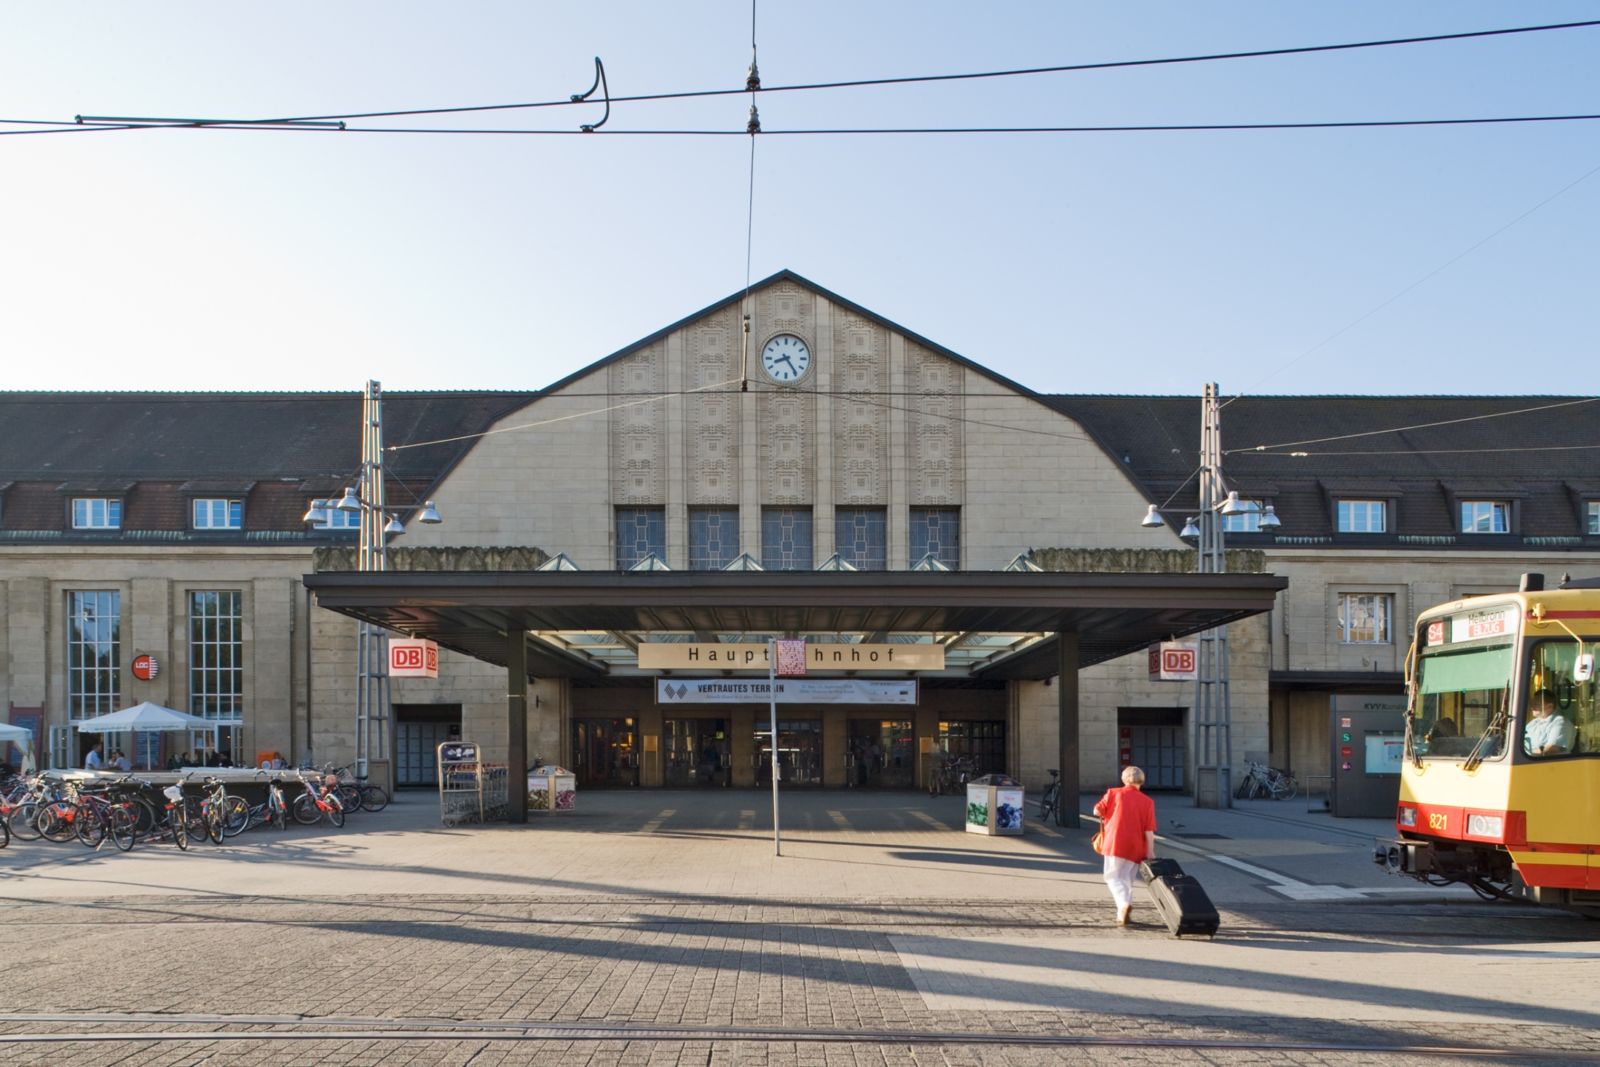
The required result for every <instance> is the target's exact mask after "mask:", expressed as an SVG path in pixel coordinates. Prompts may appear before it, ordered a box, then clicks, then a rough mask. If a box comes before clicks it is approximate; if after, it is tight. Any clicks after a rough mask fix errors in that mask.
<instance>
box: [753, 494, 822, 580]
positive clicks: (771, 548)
mask: <svg viewBox="0 0 1600 1067" xmlns="http://www.w3.org/2000/svg"><path fill="white" fill-rule="evenodd" d="M761 565H762V566H763V567H765V568H766V569H767V570H769V571H808V570H810V569H811V568H812V566H813V564H812V555H811V509H810V508H762V509H761Z"/></svg>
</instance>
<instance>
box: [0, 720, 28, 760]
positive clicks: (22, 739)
mask: <svg viewBox="0 0 1600 1067" xmlns="http://www.w3.org/2000/svg"><path fill="white" fill-rule="evenodd" d="M7 741H10V742H11V743H12V744H14V745H16V746H17V747H18V748H20V749H22V765H23V768H24V769H26V768H28V767H29V766H31V765H32V763H33V731H32V730H30V729H28V728H27V727H25V726H12V725H11V724H10V723H4V722H0V751H4V750H5V744H6V742H7Z"/></svg>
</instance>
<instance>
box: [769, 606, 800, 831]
mask: <svg viewBox="0 0 1600 1067" xmlns="http://www.w3.org/2000/svg"><path fill="white" fill-rule="evenodd" d="M805 676H806V642H805V638H801V639H800V640H798V641H778V640H774V641H773V642H772V644H771V647H770V648H769V650H768V654H767V687H768V694H767V715H768V719H767V721H768V725H769V726H770V727H771V729H772V735H771V737H770V738H769V739H768V746H769V751H771V753H772V766H771V773H772V854H773V855H774V856H781V855H783V838H782V836H780V834H779V831H778V679H779V678H780V677H783V678H804V677H805Z"/></svg>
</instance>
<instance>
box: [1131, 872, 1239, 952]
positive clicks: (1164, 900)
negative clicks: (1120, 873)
mask: <svg viewBox="0 0 1600 1067" xmlns="http://www.w3.org/2000/svg"><path fill="white" fill-rule="evenodd" d="M1139 874H1140V875H1141V876H1142V877H1143V878H1144V884H1145V886H1146V887H1147V888H1148V889H1149V890H1150V899H1151V900H1153V901H1155V905H1156V910H1157V911H1159V912H1160V913H1161V918H1162V920H1163V921H1164V922H1165V923H1166V924H1167V930H1168V931H1169V932H1170V933H1171V934H1172V936H1173V937H1186V936H1189V935H1194V936H1199V935H1201V934H1204V935H1205V936H1206V937H1215V936H1217V927H1218V926H1220V925H1221V922H1222V920H1221V917H1220V916H1218V915H1217V908H1216V905H1214V904H1212V903H1211V898H1210V897H1208V896H1206V891H1205V890H1204V889H1202V888H1201V887H1200V883H1199V882H1197V881H1195V880H1194V879H1193V878H1191V877H1190V876H1189V875H1187V874H1184V873H1183V868H1182V867H1180V866H1178V861H1177V860H1169V859H1166V858H1165V857H1162V858H1159V859H1148V860H1145V861H1144V862H1143V863H1141V864H1140V865H1139Z"/></svg>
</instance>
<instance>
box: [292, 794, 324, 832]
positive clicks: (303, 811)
mask: <svg viewBox="0 0 1600 1067" xmlns="http://www.w3.org/2000/svg"><path fill="white" fill-rule="evenodd" d="M289 810H290V811H291V812H292V813H293V815H294V821H295V822H297V823H299V824H301V825H302V826H310V825H311V824H312V823H314V822H316V821H317V820H318V819H320V818H322V809H321V808H318V807H317V802H316V801H315V800H313V799H311V794H310V793H301V794H300V795H299V796H297V797H295V798H294V804H293V806H292V807H291V808H290V809H289Z"/></svg>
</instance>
